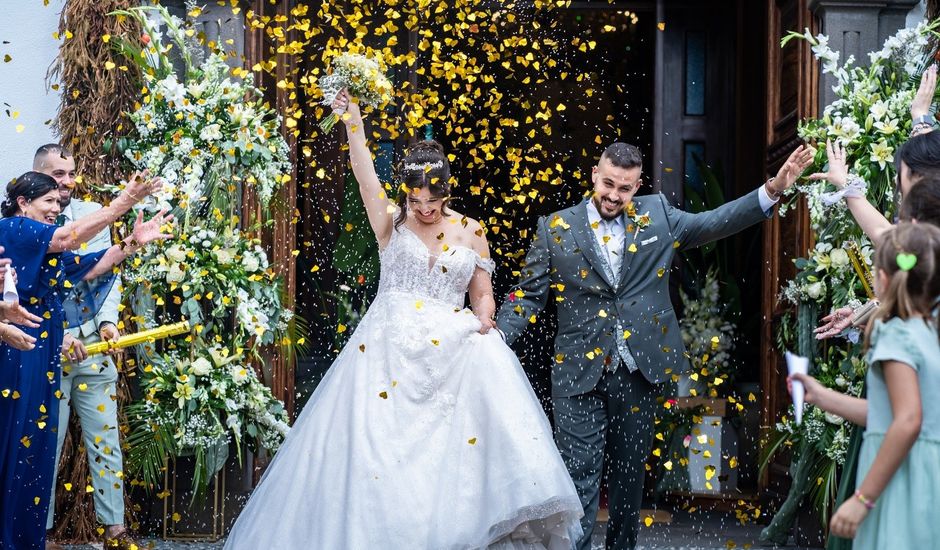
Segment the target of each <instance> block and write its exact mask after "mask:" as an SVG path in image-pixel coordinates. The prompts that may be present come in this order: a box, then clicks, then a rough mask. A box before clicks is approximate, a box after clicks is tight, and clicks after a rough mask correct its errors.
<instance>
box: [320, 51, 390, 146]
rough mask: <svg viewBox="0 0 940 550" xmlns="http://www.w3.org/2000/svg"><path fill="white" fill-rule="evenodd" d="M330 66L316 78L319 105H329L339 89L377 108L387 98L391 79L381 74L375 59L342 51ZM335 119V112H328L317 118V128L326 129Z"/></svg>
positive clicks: (337, 116) (388, 97)
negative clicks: (318, 123) (318, 89)
mask: <svg viewBox="0 0 940 550" xmlns="http://www.w3.org/2000/svg"><path fill="white" fill-rule="evenodd" d="M330 65H331V66H332V71H331V72H330V74H328V75H326V76H323V77H321V78H319V79H317V85H318V86H319V87H320V91H321V92H322V93H323V101H322V104H323V105H326V106H330V105H332V104H333V101H334V100H335V99H336V96H337V95H338V94H339V93H340V91H342V89H343V88H346V89H347V90H349V93H350V94H351V95H353V96H354V97H356V98H357V99H358V100H359V102H360V103H362V104H364V105H366V106H369V107H378V106H379V105H382V104H383V103H386V102H388V101H389V100H390V99H391V94H392V82H391V81H390V80H389V79H388V78H387V77H386V76H385V74H384V72H383V70H382V64H381V62H380V61H379V59H377V58H370V57H366V56H365V55H362V54H358V53H344V54H342V55H338V56H336V57H335V58H334V59H333V61H332V62H331V63H330ZM338 121H339V115H338V114H336V113H334V112H331V113H330V114H329V115H327V116H326V118H324V119H323V120H321V121H320V128H321V129H322V130H323V131H324V132H329V131H330V130H332V129H333V126H334V125H335V124H336V123H337V122H338Z"/></svg>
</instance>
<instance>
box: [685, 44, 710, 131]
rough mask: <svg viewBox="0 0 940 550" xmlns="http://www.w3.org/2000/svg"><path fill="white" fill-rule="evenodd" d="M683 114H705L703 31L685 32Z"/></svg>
mask: <svg viewBox="0 0 940 550" xmlns="http://www.w3.org/2000/svg"><path fill="white" fill-rule="evenodd" d="M685 114H687V115H704V114H705V33H704V32H701V31H696V32H687V33H686V34H685Z"/></svg>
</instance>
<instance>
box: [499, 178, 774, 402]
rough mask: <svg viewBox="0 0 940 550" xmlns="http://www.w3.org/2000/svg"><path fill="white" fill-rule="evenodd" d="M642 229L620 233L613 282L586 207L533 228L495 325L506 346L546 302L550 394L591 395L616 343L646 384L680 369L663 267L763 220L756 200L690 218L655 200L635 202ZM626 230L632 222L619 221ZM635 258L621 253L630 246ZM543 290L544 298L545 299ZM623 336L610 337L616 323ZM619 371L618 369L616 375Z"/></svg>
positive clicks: (681, 354)
mask: <svg viewBox="0 0 940 550" xmlns="http://www.w3.org/2000/svg"><path fill="white" fill-rule="evenodd" d="M633 201H634V203H635V204H636V211H637V212H638V213H639V214H644V213H646V212H647V211H648V212H649V215H650V225H649V226H648V227H646V228H645V229H644V230H642V231H641V232H640V233H639V235H638V236H637V237H636V239H635V240H634V239H633V236H632V234H629V233H628V234H627V237H626V239H625V249H624V256H623V266H622V268H621V271H620V278H619V280H618V281H609V280H607V276H606V275H605V269H604V264H603V262H604V260H603V259H602V258H601V257H600V256H599V255H598V253H597V249H596V247H595V246H594V242H593V241H594V239H595V237H594V232H593V231H592V230H591V228H590V227H589V225H588V217H587V200H585V201H583V202H581V203H580V204H578V205H576V206H574V207H571V208H568V209H565V210H561V211H559V212H555V213H554V214H550V215H549V216H546V217H543V218H541V219H539V221H538V227H537V230H536V235H535V240H534V241H533V243H532V247H531V249H530V250H529V253H528V255H527V256H526V260H525V266H524V267H523V268H522V276H521V278H520V281H519V283H518V286H517V287H516V288H515V289H514V291H515V294H516V296H515V298H514V299H513V300H512V301H509V300H507V301H506V302H504V303H503V305H502V307H501V308H500V310H499V315H498V317H497V326H498V327H499V328H500V330H502V331H503V333H504V334H505V335H506V340H507V342H509V343H512V342H513V341H514V340H515V339H516V338H517V337H518V336H519V335H520V334H522V332H523V331H524V330H525V328H526V327H527V326H528V325H529V324H530V318H531V317H532V316H533V315H537V314H538V313H539V312H540V311H541V310H542V308H544V307H545V303H546V301H547V300H548V297H549V294H553V295H554V296H555V299H556V301H557V306H558V334H557V335H556V337H555V354H554V361H553V365H552V395H553V396H555V397H569V396H573V395H580V394H583V393H587V392H589V391H591V390H592V389H593V388H594V387H595V386H596V385H597V383H598V381H599V380H600V379H601V376H602V375H603V372H604V367H605V364H608V363H610V362H611V361H617V360H618V354H617V340H616V339H617V338H624V337H626V339H627V344H628V346H629V348H630V352H631V354H632V355H633V357H634V359H636V363H637V366H638V368H639V370H640V372H642V373H643V375H644V376H645V377H646V378H647V379H648V380H649V381H650V382H653V383H660V382H664V381H666V380H668V379H669V378H670V377H671V376H672V374H679V373H682V372H684V371H686V370H688V369H689V361H688V358H687V357H686V355H685V349H684V347H683V344H682V336H681V334H680V332H679V324H678V322H677V320H676V313H675V311H673V308H672V302H671V301H670V297H669V268H670V265H671V264H672V259H673V256H674V255H675V254H676V252H677V251H678V250H682V249H685V248H694V247H697V246H701V245H703V244H707V243H709V242H711V241H714V240H717V239H721V238H723V237H727V236H729V235H733V234H735V233H737V232H739V231H741V230H743V229H745V228H746V227H749V226H751V225H754V224H756V223H758V222H760V221H762V220H764V219H766V218H767V216H768V214H769V212H764V211H762V210H761V207H760V201H759V199H758V191H756V190H755V191H754V192H752V193H750V194H748V195H745V196H744V197H741V198H739V199H737V200H734V201H731V202H728V203H726V204H724V205H722V206H721V207H719V208H716V209H715V210H711V211H708V212H702V213H699V214H690V213H688V212H684V211H682V210H679V209H677V208H674V207H673V206H672V205H670V204H669V202H668V201H667V200H666V197H665V196H663V195H662V194H655V195H647V196H643V197H634V199H633ZM626 223H627V224H628V225H629V224H630V223H631V220H629V219H628V220H626ZM631 243H632V244H635V245H636V247H637V248H636V252H633V253H631V252H629V250H628V248H629V246H630V244H631ZM550 291H551V292H550ZM618 319H620V321H621V327H622V328H623V329H624V331H623V332H622V333H619V334H618V330H617V320H618ZM620 368H625V367H623V366H621V367H620Z"/></svg>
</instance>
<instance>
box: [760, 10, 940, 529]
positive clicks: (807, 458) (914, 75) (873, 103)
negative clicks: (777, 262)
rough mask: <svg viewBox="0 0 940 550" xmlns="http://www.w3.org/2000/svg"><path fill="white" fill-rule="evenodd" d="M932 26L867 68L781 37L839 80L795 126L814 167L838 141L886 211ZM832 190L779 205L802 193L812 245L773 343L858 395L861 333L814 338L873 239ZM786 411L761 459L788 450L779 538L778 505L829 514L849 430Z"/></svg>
mask: <svg viewBox="0 0 940 550" xmlns="http://www.w3.org/2000/svg"><path fill="white" fill-rule="evenodd" d="M938 26H940V21H934V22H926V21H925V22H922V23H921V24H919V25H918V26H917V27H916V28H910V29H902V30H900V31H899V32H898V33H897V34H895V35H894V36H892V37H891V38H889V39H888V40H887V41H886V42H885V43H884V47H883V48H882V49H881V50H880V51H877V52H872V53H870V54H869V61H870V64H869V66H867V67H861V66H856V65H855V60H854V59H853V58H852V57H849V58H848V59H847V60H845V62H844V63H843V64H841V65H840V63H839V58H840V54H839V52H835V51H833V50H832V49H831V48H829V45H828V38H827V37H826V36H825V35H821V34H820V35H817V36H813V35H812V34H811V33H810V32H809V31H808V30H807V31H805V32H804V33H802V34H800V33H795V32H791V33H790V34H789V35H787V36H786V37H784V39H783V40H782V42H781V46H786V44H787V43H788V42H789V41H791V40H794V39H798V40H805V41H806V42H808V43H809V44H810V45H811V48H812V51H813V54H814V56H815V57H816V59H818V60H819V61H820V63H821V65H822V72H823V73H826V74H832V75H833V76H834V77H835V79H836V84H835V86H833V91H835V93H836V96H837V97H836V99H835V101H833V102H832V103H831V104H830V105H828V106H826V108H825V109H824V111H823V114H822V116H821V117H820V118H816V119H809V120H806V121H803V122H802V123H801V124H800V128H799V135H800V137H801V138H803V139H804V140H806V141H807V142H810V143H815V144H816V145H817V146H818V147H817V150H818V153H817V156H816V158H815V163H814V167H813V169H812V171H814V172H825V165H826V163H827V159H826V153H825V147H824V145H825V142H826V141H827V140H831V141H833V142H839V143H840V144H841V145H842V146H843V147H844V148H845V150H846V157H847V162H848V166H849V169H850V171H851V172H853V173H854V174H856V175H857V176H859V177H860V178H861V179H862V180H864V181H865V182H866V183H867V185H868V187H867V197H868V200H869V201H870V202H871V203H872V204H873V205H875V206H876V207H877V208H879V210H881V211H882V212H883V213H884V214H885V216H887V217H889V218H890V217H891V216H892V214H893V211H894V208H895V196H896V190H895V184H894V177H895V169H894V154H895V152H896V151H897V149H898V147H900V146H901V145H902V144H903V143H904V142H905V141H906V140H907V139H908V135H909V133H910V130H911V124H912V121H911V120H910V114H909V112H910V106H911V102H912V100H913V98H914V95H915V93H916V90H917V85H918V83H919V80H920V75H921V74H922V72H923V71H924V69H926V67H927V66H928V64H929V63H931V62H932V59H933V51H931V48H932V46H931V41H932V40H933V39H936V38H937V37H938V36H940V35H938V33H937V28H938ZM832 191H834V187H833V186H832V185H831V184H829V183H827V182H825V181H821V182H808V183H799V184H798V185H796V186H794V188H793V189H791V190H789V191H788V194H789V201H788V202H787V203H786V204H784V205H783V206H782V207H781V209H780V214H781V215H785V213H786V212H787V210H788V208H790V207H792V206H793V204H794V203H795V201H796V200H798V199H799V197H800V196H805V197H806V200H807V205H808V209H809V214H810V226H811V229H812V231H813V233H814V235H815V241H816V244H815V247H814V248H813V249H812V250H810V251H808V254H807V256H806V257H804V258H798V259H796V260H795V264H796V267H797V271H798V273H797V275H796V277H795V278H794V279H793V280H791V281H788V282H787V283H786V285H785V286H784V288H783V289H782V291H781V297H782V299H784V300H786V301H788V302H790V303H791V304H793V305H794V306H796V313H795V314H793V313H791V314H788V315H787V316H785V318H784V320H783V322H782V323H781V324H780V325H779V326H778V327H777V344H778V347H779V348H780V349H781V351H782V350H795V351H797V353H800V354H801V355H806V356H809V357H811V358H812V360H813V365H812V367H811V369H812V374H813V375H814V376H815V377H816V378H817V379H818V380H819V381H820V382H822V383H823V384H824V385H826V386H827V387H830V388H835V389H837V390H838V391H841V392H844V393H848V394H851V395H856V396H857V395H859V394H860V392H861V389H862V385H863V382H864V378H865V374H866V370H867V367H866V365H865V364H864V362H863V361H862V360H861V357H862V350H861V347H860V344H859V343H858V341H859V338H858V336H859V333H858V331H857V330H851V331H848V332H847V333H846V334H845V335H844V336H845V338H844V339H838V340H827V341H822V342H817V341H816V340H815V338H814V337H813V329H814V328H815V327H816V326H817V323H818V322H819V317H820V316H821V314H824V313H825V312H827V311H829V310H830V309H834V308H838V307H842V306H846V305H853V306H857V305H860V303H861V301H862V300H865V299H867V295H866V284H865V282H863V279H862V277H861V275H860V274H859V273H858V270H857V269H853V266H852V263H851V254H850V249H853V248H854V249H855V250H857V251H858V259H859V261H860V263H862V264H864V265H866V266H868V267H869V268H870V267H871V264H872V260H871V256H872V245H871V242H870V241H869V240H868V238H867V237H865V236H864V234H863V233H862V231H861V229H860V228H859V227H858V226H857V225H856V223H855V221H854V220H853V219H852V218H851V215H850V213H849V212H848V209H847V208H846V207H845V205H844V203H843V202H841V201H840V202H836V203H835V204H827V202H826V201H825V200H824V199H825V195H826V193H828V192H832ZM791 418H792V407H791V412H790V415H789V416H788V417H784V418H783V419H781V421H780V422H778V423H777V424H776V429H775V430H774V433H773V434H772V435H771V438H770V440H769V441H768V443H767V445H766V446H765V448H764V457H763V459H762V464H763V465H766V464H767V463H769V460H770V458H771V457H772V456H773V454H774V453H776V452H777V451H779V450H781V449H784V448H792V449H794V450H795V453H794V457H793V472H794V483H793V486H792V488H791V492H790V495H789V496H788V501H791V500H792V501H793V502H792V503H790V502H787V503H784V506H783V507H782V508H781V512H780V513H778V517H776V518H774V521H773V522H772V523H771V526H770V527H768V529H767V530H765V535H764V536H765V538H769V539H772V540H783V537H785V536H786V533H785V529H786V528H787V527H788V526H789V520H788V519H787V518H781V517H780V516H783V515H786V514H784V512H783V511H784V510H789V512H788V513H795V512H794V511H795V510H796V509H797V508H798V506H799V502H801V501H802V500H803V498H805V497H806V496H809V497H810V499H811V501H812V503H813V506H814V508H815V509H816V511H817V512H819V514H820V519H821V520H822V521H823V522H825V521H828V511H829V507H830V505H831V504H832V502H833V500H834V498H835V495H836V492H837V489H838V474H839V467H840V466H841V465H842V464H843V463H844V460H845V455H846V447H847V444H848V440H849V436H850V432H849V428H848V427H847V426H846V425H845V424H844V423H843V421H842V419H841V418H837V417H835V416H833V415H827V414H825V413H823V412H822V411H819V410H818V409H816V408H815V407H813V406H810V405H806V406H805V409H804V413H803V419H804V420H803V422H802V424H801V425H800V426H797V425H796V424H795V423H793V422H792V421H791V420H790V419H791ZM797 473H799V476H800V479H799V480H798V479H796V478H797ZM803 478H806V479H803ZM807 480H808V481H807ZM804 481H805V483H804Z"/></svg>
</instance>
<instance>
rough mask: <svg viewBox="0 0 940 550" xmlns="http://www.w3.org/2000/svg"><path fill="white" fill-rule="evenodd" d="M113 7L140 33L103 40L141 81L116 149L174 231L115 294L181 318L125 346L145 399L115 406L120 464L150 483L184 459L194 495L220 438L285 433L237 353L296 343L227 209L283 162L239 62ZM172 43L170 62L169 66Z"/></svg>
mask: <svg viewBox="0 0 940 550" xmlns="http://www.w3.org/2000/svg"><path fill="white" fill-rule="evenodd" d="M113 15H115V16H117V17H133V18H134V19H136V20H137V21H139V22H140V24H141V27H142V28H143V29H144V34H143V36H142V37H140V39H139V40H137V39H131V38H129V37H112V38H111V41H112V42H113V43H114V45H115V47H116V48H119V49H120V50H121V51H122V52H124V53H125V54H126V55H127V56H128V57H129V58H130V59H131V60H133V61H134V62H136V63H138V64H139V65H140V66H141V68H142V73H143V74H144V78H145V82H143V83H142V88H141V90H142V97H141V99H140V101H139V102H138V103H137V108H136V109H135V110H134V111H133V112H131V113H129V114H128V116H129V119H130V121H131V123H132V124H133V128H134V134H133V135H132V136H130V137H128V138H126V139H124V140H122V141H121V142H120V143H118V144H117V147H118V148H119V150H121V151H123V155H124V156H125V158H126V159H127V160H128V162H129V164H130V165H131V166H132V167H133V168H134V169H138V170H143V169H148V170H150V172H151V173H152V174H156V175H160V176H162V177H163V179H164V180H165V182H166V184H165V185H164V188H163V192H162V194H161V195H160V196H158V197H156V200H153V201H152V202H151V203H150V204H147V205H145V208H151V209H152V208H165V209H171V210H173V211H174V212H175V213H177V218H178V219H179V220H180V221H179V223H178V225H177V227H175V235H174V237H175V238H174V239H172V240H170V241H167V242H166V243H165V244H164V245H163V246H161V247H150V248H149V249H148V250H146V251H145V252H144V253H143V254H141V255H139V256H137V257H135V258H134V261H133V262H132V263H131V265H130V266H128V267H127V268H126V269H125V272H124V287H125V296H126V297H127V298H128V299H129V301H130V304H131V310H132V311H133V313H134V317H133V320H134V321H135V322H136V323H137V324H138V325H142V326H145V327H150V326H154V325H157V324H161V323H165V322H168V321H175V320H179V318H180V317H182V318H184V319H186V320H187V321H189V323H190V324H191V325H192V326H193V331H192V333H191V334H190V335H189V336H188V338H187V339H186V344H185V346H177V344H176V343H174V342H168V343H166V344H165V345H164V347H163V348H162V349H156V350H155V349H152V348H149V347H141V348H139V349H138V359H139V360H138V365H139V366H140V367H141V369H142V372H141V375H140V377H139V380H140V384H141V387H142V390H143V393H144V397H143V399H142V400H141V401H139V402H136V403H133V404H132V405H131V407H129V410H128V418H129V423H130V434H129V436H128V443H129V447H130V448H129V451H128V457H129V460H128V470H129V471H130V473H131V474H139V475H140V477H141V478H142V481H143V483H145V484H146V485H147V487H148V488H152V487H155V486H157V485H159V484H161V483H162V477H161V476H162V473H160V472H161V468H163V467H164V464H165V463H166V461H167V460H168V459H170V458H174V457H178V456H183V455H193V456H195V459H196V471H197V474H196V476H195V477H194V479H193V480H192V481H193V487H194V489H195V491H194V496H196V495H201V494H204V492H205V490H206V488H207V487H208V483H209V479H210V477H211V476H212V474H214V473H215V472H217V471H219V470H220V469H221V468H222V466H223V465H224V463H225V460H226V459H227V458H228V449H229V444H230V443H231V442H234V443H235V444H236V449H237V454H238V457H239V459H241V456H242V449H243V447H244V446H246V445H243V443H246V444H247V446H248V447H249V448H252V449H260V448H263V449H266V450H268V451H269V452H274V451H276V450H277V448H278V446H279V445H280V443H281V441H282V440H283V439H284V437H285V435H286V433H287V431H288V426H287V420H288V419H287V415H286V413H285V411H284V406H283V404H282V403H281V402H280V401H278V400H277V399H276V398H275V397H274V396H273V394H272V393H271V391H270V390H269V389H268V388H266V387H265V386H264V384H263V383H262V381H261V380H260V379H259V378H258V374H257V373H256V371H255V368H256V367H254V366H252V365H251V364H250V362H249V361H250V360H251V359H254V360H256V361H257V360H260V359H261V354H260V348H261V346H263V345H268V344H284V343H285V342H288V345H297V344H298V343H297V342H290V338H288V336H287V334H288V333H289V328H291V327H292V326H294V328H296V327H295V323H294V322H293V321H295V318H294V316H293V313H292V312H291V311H289V310H286V309H285V308H284V307H283V306H282V304H281V297H280V292H281V282H280V279H279V278H278V277H277V276H276V275H275V273H274V271H273V269H271V266H270V265H269V262H268V257H267V254H266V252H265V251H264V249H263V248H262V247H261V242H260V240H259V239H257V238H256V237H255V236H254V235H255V233H256V231H257V229H258V228H246V227H243V226H241V225H240V220H239V216H238V214H239V208H240V198H241V194H242V189H243V188H245V187H252V188H254V189H255V190H256V192H257V195H258V197H259V199H260V203H261V204H262V206H267V205H268V204H269V203H270V201H271V200H272V197H273V196H274V194H275V192H276V191H277V190H278V188H279V187H280V186H281V185H282V184H283V183H284V182H286V181H288V180H289V178H290V174H291V170H292V165H291V162H290V154H289V148H288V145H287V142H286V141H285V139H284V138H283V137H282V135H281V133H280V127H281V119H280V117H279V116H278V115H277V113H276V112H275V111H274V110H273V109H272V108H271V107H270V106H268V105H266V104H265V103H264V102H263V97H262V94H261V92H260V91H259V90H257V89H256V88H254V87H253V86H252V80H251V75H250V74H249V73H248V72H247V71H245V70H243V69H241V68H240V67H237V68H235V69H230V67H229V65H228V64H227V60H226V58H225V56H224V55H223V54H221V53H218V52H210V53H209V54H208V55H207V56H206V57H205V60H204V61H201V62H200V60H199V58H200V57H201V56H202V50H201V47H200V46H198V45H197V44H191V43H190V39H189V37H190V36H191V35H192V34H193V33H191V32H190V31H191V29H187V23H186V22H185V21H182V20H180V19H178V18H176V17H174V16H172V15H171V14H169V12H168V11H167V10H166V9H165V8H163V7H160V6H146V7H138V8H132V9H129V10H126V11H121V12H116V13H115V14H113ZM152 16H155V17H153V18H152ZM162 28H166V29H167V31H166V38H164V36H163V35H162V32H161V29H162ZM164 42H168V43H164ZM138 44H140V45H138ZM171 51H172V52H173V54H174V55H175V56H177V57H178V58H179V59H181V60H182V64H183V66H184V71H181V72H180V74H177V73H176V72H175V70H174V65H173V63H171V60H170V58H169V54H170V52H171ZM237 76H240V77H241V79H240V80H239V79H237V78H234V77H237ZM300 344H302V339H301V342H300ZM183 348H185V351H183Z"/></svg>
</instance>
